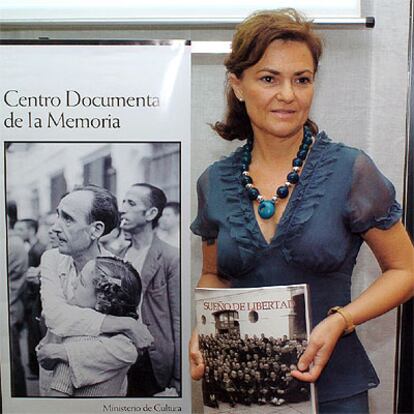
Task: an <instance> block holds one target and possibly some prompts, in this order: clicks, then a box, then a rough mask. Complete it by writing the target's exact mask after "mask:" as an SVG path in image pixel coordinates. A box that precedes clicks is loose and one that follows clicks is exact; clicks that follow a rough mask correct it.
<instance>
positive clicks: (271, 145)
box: [252, 131, 303, 167]
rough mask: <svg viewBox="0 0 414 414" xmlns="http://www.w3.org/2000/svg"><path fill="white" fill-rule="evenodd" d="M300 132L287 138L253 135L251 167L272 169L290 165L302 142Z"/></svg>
mask: <svg viewBox="0 0 414 414" xmlns="http://www.w3.org/2000/svg"><path fill="white" fill-rule="evenodd" d="M302 138H303V133H302V131H301V132H299V133H298V134H296V135H295V136H292V137H288V138H277V137H262V136H260V135H255V137H254V143H253V150H252V164H253V165H252V166H254V164H260V165H261V166H262V167H272V166H274V165H283V164H285V163H287V162H289V163H291V161H292V159H293V158H295V156H296V153H297V152H298V149H299V146H300V144H301V142H302Z"/></svg>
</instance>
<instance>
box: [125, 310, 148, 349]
mask: <svg viewBox="0 0 414 414" xmlns="http://www.w3.org/2000/svg"><path fill="white" fill-rule="evenodd" d="M127 319H129V322H130V323H129V324H128V325H129V326H127V327H126V329H125V331H124V333H125V335H126V336H128V338H129V339H131V341H132V342H133V343H134V345H135V347H136V348H137V349H138V350H140V349H144V348H148V347H149V346H150V345H151V344H152V343H153V342H154V338H153V336H152V335H151V333H150V331H149V330H148V328H147V325H144V324H143V323H142V322H141V321H136V320H135V319H132V318H127Z"/></svg>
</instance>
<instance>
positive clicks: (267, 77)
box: [260, 75, 274, 83]
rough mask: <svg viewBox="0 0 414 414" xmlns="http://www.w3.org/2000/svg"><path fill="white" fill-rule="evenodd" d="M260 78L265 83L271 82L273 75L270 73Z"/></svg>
mask: <svg viewBox="0 0 414 414" xmlns="http://www.w3.org/2000/svg"><path fill="white" fill-rule="evenodd" d="M260 79H261V80H262V81H263V82H265V83H272V82H273V81H274V79H273V76H270V75H267V76H262V77H261V78H260Z"/></svg>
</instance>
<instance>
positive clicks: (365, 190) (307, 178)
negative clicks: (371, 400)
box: [191, 132, 402, 402]
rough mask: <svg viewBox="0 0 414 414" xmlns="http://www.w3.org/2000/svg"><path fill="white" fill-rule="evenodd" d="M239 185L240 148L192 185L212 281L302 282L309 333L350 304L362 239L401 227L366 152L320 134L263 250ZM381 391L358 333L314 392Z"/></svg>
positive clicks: (333, 395)
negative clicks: (209, 249)
mask: <svg viewBox="0 0 414 414" xmlns="http://www.w3.org/2000/svg"><path fill="white" fill-rule="evenodd" d="M240 177H241V149H238V150H236V151H235V152H234V153H233V154H231V155H230V156H229V157H227V158H224V159H222V160H220V161H217V162H215V163H213V164H212V165H210V166H209V167H208V168H207V170H206V171H205V172H204V173H203V174H202V175H201V176H200V178H199V179H198V182H197V191H198V215H197V217H196V219H195V220H194V222H193V223H192V225H191V230H192V231H193V232H194V233H195V234H197V235H199V236H201V237H202V238H203V240H208V239H217V245H218V248H217V251H218V259H217V260H218V263H217V266H218V273H219V275H220V277H222V278H226V279H228V280H230V282H231V287H234V288H236V287H237V288H239V287H261V286H274V285H291V284H298V283H307V284H308V285H309V287H310V292H311V307H312V309H311V314H312V324H313V326H315V325H316V324H317V323H319V322H320V321H321V320H322V319H324V318H325V317H326V314H327V312H328V310H329V309H330V308H331V307H333V306H337V305H338V306H345V305H346V304H347V303H349V302H350V301H351V276H352V271H353V268H354V266H355V263H356V257H357V254H358V252H359V249H360V247H361V244H362V242H363V239H362V237H361V233H364V232H365V231H367V230H368V229H370V228H372V227H376V228H379V229H388V228H390V227H391V226H392V225H393V224H394V223H396V222H397V221H398V220H399V219H400V218H401V215H402V210H401V207H400V205H399V204H398V203H397V202H396V201H395V189H394V187H393V185H392V184H391V183H390V182H389V181H388V180H387V179H386V178H385V177H384V176H383V175H382V174H381V173H380V171H379V170H378V169H377V168H376V166H375V165H374V163H373V162H372V160H371V159H370V158H369V157H368V156H367V155H366V154H365V153H364V152H363V151H361V150H358V149H355V148H351V147H348V146H346V145H344V144H341V143H334V142H332V141H331V140H330V139H329V138H328V137H327V135H326V134H325V133H324V132H321V133H319V134H318V136H317V137H316V141H315V143H314V145H313V146H312V149H311V151H310V153H309V155H308V159H307V161H306V163H305V165H304V167H303V170H302V172H301V176H300V181H299V183H298V184H297V185H296V186H295V187H294V189H293V192H292V195H291V197H290V199H289V201H288V204H287V206H286V209H285V211H284V213H283V215H282V217H281V219H280V221H279V224H278V226H277V231H276V233H275V235H274V237H273V239H272V240H271V241H270V243H267V241H266V240H265V239H264V237H263V235H262V233H261V230H260V228H259V225H258V223H257V220H256V218H255V214H254V210H253V204H252V202H251V201H250V200H249V199H248V197H247V194H246V191H245V189H244V188H243V186H242V185H241V183H240ZM378 384H379V379H378V377H377V375H376V373H375V370H374V368H373V366H372V364H371V362H370V361H369V359H368V357H367V355H366V353H365V350H364V348H363V347H362V345H361V343H360V341H359V339H358V337H357V335H356V333H355V332H353V333H352V334H350V335H347V336H344V337H342V338H341V339H340V340H339V341H338V343H337V345H336V348H335V350H334V352H333V354H332V356H331V358H330V360H329V362H328V364H327V366H326V367H325V369H324V370H323V372H322V374H321V376H320V378H319V379H318V381H317V383H316V385H317V390H318V399H319V401H320V402H325V401H330V400H334V399H339V398H345V397H349V396H351V395H355V394H357V393H360V392H363V391H365V390H367V389H369V388H373V387H376V386H377V385H378Z"/></svg>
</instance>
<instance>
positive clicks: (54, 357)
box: [36, 344, 68, 371]
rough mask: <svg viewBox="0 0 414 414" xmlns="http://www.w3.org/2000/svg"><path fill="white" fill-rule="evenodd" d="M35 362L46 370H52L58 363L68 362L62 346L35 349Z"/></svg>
mask: <svg viewBox="0 0 414 414" xmlns="http://www.w3.org/2000/svg"><path fill="white" fill-rule="evenodd" d="M36 353H37V360H38V361H39V364H40V365H41V366H42V367H43V368H44V369H46V370H49V371H50V370H52V369H54V368H55V366H56V364H57V363H59V362H68V355H67V353H66V349H65V347H64V346H63V345H62V344H46V345H42V346H38V347H37V349H36Z"/></svg>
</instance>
